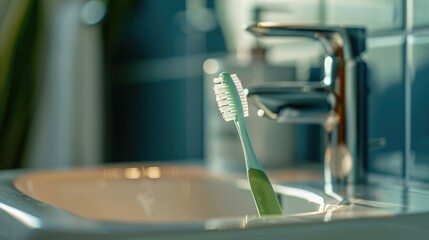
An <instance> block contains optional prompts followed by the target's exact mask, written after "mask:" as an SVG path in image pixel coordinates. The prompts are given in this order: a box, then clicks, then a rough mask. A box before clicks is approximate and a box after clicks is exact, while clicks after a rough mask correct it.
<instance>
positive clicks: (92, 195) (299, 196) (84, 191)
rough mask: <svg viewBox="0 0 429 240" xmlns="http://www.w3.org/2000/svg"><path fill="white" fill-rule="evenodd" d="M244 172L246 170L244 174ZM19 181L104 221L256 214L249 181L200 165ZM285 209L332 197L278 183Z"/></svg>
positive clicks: (31, 192) (45, 198)
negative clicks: (207, 169)
mask: <svg viewBox="0 0 429 240" xmlns="http://www.w3.org/2000/svg"><path fill="white" fill-rule="evenodd" d="M244 177H245V176H244ZM14 184H15V187H16V188H17V189H18V190H20V191H21V192H23V193H25V194H27V195H28V196H30V197H32V198H35V199H38V200H40V201H42V202H45V203H48V204H51V205H53V206H56V207H58V208H61V209H64V210H66V211H68V212H70V213H73V214H75V215H78V216H81V217H83V218H88V219H92V220H101V221H115V222H135V223H137V222H138V223H178V222H179V223H183V222H189V221H204V220H210V219H219V218H243V217H246V216H247V217H255V215H256V208H255V204H254V202H253V198H252V195H251V192H250V190H249V188H248V184H247V181H246V180H245V179H243V178H241V179H237V178H233V177H231V176H230V177H229V178H228V177H227V176H225V175H214V174H212V173H209V172H208V171H205V170H204V169H203V168H197V167H179V166H143V167H142V166H132V167H108V168H97V169H88V170H70V171H53V172H36V173H31V174H27V175H24V176H21V177H19V178H18V179H16V180H15V182H14ZM276 189H277V190H278V191H279V192H281V193H282V194H279V197H280V199H281V204H282V206H283V207H284V209H283V210H284V213H285V215H304V214H305V215H309V214H318V213H321V212H323V211H324V210H325V206H326V204H327V202H328V204H329V206H330V207H331V209H332V206H333V205H338V203H339V202H338V200H335V199H324V198H323V197H322V196H319V195H317V194H315V193H313V192H310V191H305V190H302V189H297V188H291V187H285V186H277V187H276Z"/></svg>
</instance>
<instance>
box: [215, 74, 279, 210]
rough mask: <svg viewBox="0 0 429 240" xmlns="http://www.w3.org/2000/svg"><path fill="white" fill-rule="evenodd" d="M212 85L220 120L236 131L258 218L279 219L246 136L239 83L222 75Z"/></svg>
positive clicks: (271, 191)
mask: <svg viewBox="0 0 429 240" xmlns="http://www.w3.org/2000/svg"><path fill="white" fill-rule="evenodd" d="M213 82H214V87H213V89H214V91H215V95H216V101H217V104H218V107H219V110H220V112H221V113H222V117H223V118H224V119H225V121H227V122H228V121H231V120H233V121H234V123H235V126H236V127H237V131H238V135H239V136H240V140H241V145H242V147H243V152H244V159H245V161H246V168H247V177H248V180H249V184H250V189H251V190H252V194H253V199H254V200H255V204H256V208H257V209H258V214H259V216H260V217H263V216H268V215H281V214H282V209H281V207H280V204H279V201H278V199H277V196H276V193H275V192H274V189H273V187H272V185H271V183H270V180H269V179H268V177H267V175H266V174H265V172H264V171H263V170H262V167H261V164H260V163H259V161H258V159H257V158H256V155H255V152H254V151H253V148H252V144H251V143H250V139H249V135H248V134H247V130H246V125H245V122H244V117H247V116H249V106H248V104H247V99H246V94H245V93H244V90H243V86H242V85H241V82H240V79H238V77H237V75H235V74H232V75H230V74H229V73H227V72H223V73H221V74H219V78H215V79H214V80H213Z"/></svg>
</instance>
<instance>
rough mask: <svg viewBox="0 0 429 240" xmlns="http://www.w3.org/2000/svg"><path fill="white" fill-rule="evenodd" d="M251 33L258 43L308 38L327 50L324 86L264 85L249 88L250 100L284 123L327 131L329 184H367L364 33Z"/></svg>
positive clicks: (263, 28)
mask: <svg viewBox="0 0 429 240" xmlns="http://www.w3.org/2000/svg"><path fill="white" fill-rule="evenodd" d="M246 30H247V31H249V32H251V33H253V34H254V35H256V36H258V37H289V36H290V37H305V38H311V39H315V40H316V41H318V42H320V43H321V44H322V47H323V50H324V62H323V70H324V71H323V72H324V76H323V79H322V80H321V81H318V82H310V81H307V82H303V81H283V82H278V81H277V82H273V83H264V84H262V85H256V86H252V87H250V88H249V89H248V98H249V100H250V102H251V103H252V104H254V105H255V106H256V107H258V108H259V109H260V111H263V112H262V114H263V115H265V116H266V117H268V118H271V119H273V120H276V121H277V122H279V123H306V124H321V125H322V126H323V127H324V129H325V130H326V133H327V148H326V151H325V159H324V178H325V182H326V183H356V182H362V181H364V180H365V174H364V163H365V159H366V158H367V132H368V130H367V97H366V96H367V85H366V79H367V76H366V75H367V70H366V63H365V62H364V61H363V59H362V53H363V52H364V51H365V48H366V46H365V41H366V32H365V29H363V28H346V27H341V26H340V27H323V26H318V27H311V26H293V25H287V24H280V23H257V24H254V25H251V26H249V27H247V29H246Z"/></svg>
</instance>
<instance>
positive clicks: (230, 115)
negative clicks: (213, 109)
mask: <svg viewBox="0 0 429 240" xmlns="http://www.w3.org/2000/svg"><path fill="white" fill-rule="evenodd" d="M213 83H214V87H213V89H214V92H215V95H216V101H217V105H218V107H219V111H220V112H221V113H222V117H223V119H225V121H227V122H228V121H231V120H237V118H239V117H240V115H241V114H242V115H241V117H242V116H244V117H248V116H249V105H248V104H247V99H246V94H245V93H244V89H243V86H242V85H241V82H240V79H238V77H237V75H236V74H232V75H230V74H229V73H227V72H223V73H221V74H219V77H218V78H214V79H213Z"/></svg>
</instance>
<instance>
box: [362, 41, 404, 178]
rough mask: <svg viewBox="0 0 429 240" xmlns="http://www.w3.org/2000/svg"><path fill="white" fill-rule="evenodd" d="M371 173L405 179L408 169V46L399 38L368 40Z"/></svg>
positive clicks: (369, 166) (369, 164)
mask: <svg viewBox="0 0 429 240" xmlns="http://www.w3.org/2000/svg"><path fill="white" fill-rule="evenodd" d="M367 42H368V51H367V59H368V60H367V63H368V72H369V73H368V76H369V79H368V84H369V89H370V92H369V96H368V110H369V113H368V121H369V124H368V125H369V134H368V136H369V142H370V143H372V144H371V145H370V146H371V147H370V148H369V162H368V168H369V169H368V170H369V171H371V172H375V173H382V174H389V175H395V176H401V175H402V173H403V168H404V164H403V163H404V147H405V128H404V126H405V117H404V112H405V96H404V93H405V92H404V66H403V65H404V64H403V59H404V57H405V55H404V46H405V39H404V38H403V37H400V36H399V37H398V36H393V37H392V36H389V37H377V38H370V39H368V41H367Z"/></svg>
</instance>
